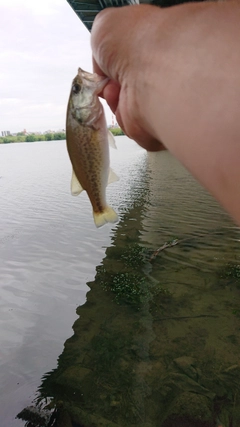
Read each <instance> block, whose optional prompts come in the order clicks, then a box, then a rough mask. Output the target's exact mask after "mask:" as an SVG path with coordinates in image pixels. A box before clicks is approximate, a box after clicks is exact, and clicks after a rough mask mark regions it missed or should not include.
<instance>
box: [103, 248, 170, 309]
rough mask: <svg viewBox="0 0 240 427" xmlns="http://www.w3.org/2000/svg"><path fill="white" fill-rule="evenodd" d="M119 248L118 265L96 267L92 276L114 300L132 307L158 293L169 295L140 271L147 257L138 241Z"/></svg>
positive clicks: (146, 250) (137, 307)
mask: <svg viewBox="0 0 240 427" xmlns="http://www.w3.org/2000/svg"><path fill="white" fill-rule="evenodd" d="M119 252H120V251H119V250H118V264H117V268H116V265H114V268H113V267H112V264H110V268H109V269H108V270H107V269H106V264H105V266H99V267H98V268H97V275H96V277H95V280H96V282H97V283H99V285H100V286H101V287H102V289H103V290H104V291H106V292H110V293H111V294H112V295H113V299H114V301H115V302H116V303H117V304H128V305H130V306H131V307H133V308H135V309H139V307H140V306H141V305H142V304H144V303H145V302H146V301H150V300H152V299H153V298H154V297H155V296H157V295H158V296H159V295H160V294H161V295H163V296H166V295H168V296H169V295H170V292H169V291H168V290H167V289H165V288H164V287H162V286H161V285H160V284H159V283H154V282H151V281H150V280H149V278H148V276H146V275H145V274H144V273H143V271H142V270H143V267H144V265H145V264H146V263H147V262H148V260H149V258H150V251H149V249H147V248H145V247H142V246H141V245H139V244H136V243H134V244H132V245H131V244H128V245H126V247H124V248H123V249H122V250H121V252H120V253H119ZM116 269H117V270H119V271H117V272H116Z"/></svg>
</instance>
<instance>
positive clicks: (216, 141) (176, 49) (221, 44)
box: [92, 1, 240, 224]
mask: <svg viewBox="0 0 240 427" xmlns="http://www.w3.org/2000/svg"><path fill="white" fill-rule="evenodd" d="M92 47H93V58H94V65H95V70H96V71H97V72H99V73H101V74H102V73H104V74H106V75H108V76H109V77H111V79H112V80H111V81H110V83H109V84H108V86H107V87H106V88H105V89H104V92H103V96H104V97H105V99H106V100H107V102H108V103H109V105H110V107H111V108H112V110H113V111H114V112H115V113H116V116H117V119H118V121H119V123H120V125H121V126H122V127H123V129H124V130H125V132H126V134H127V135H129V136H130V137H131V138H133V139H135V140H136V141H137V142H138V143H139V144H140V145H142V146H143V147H145V148H146V149H149V150H158V149H161V148H162V145H161V143H160V141H161V142H162V144H163V145H164V147H166V148H167V149H168V150H170V151H171V152H172V153H173V154H174V155H175V156H176V157H177V158H178V159H179V160H180V161H181V162H182V163H183V164H184V165H185V166H186V167H187V168H188V169H189V170H190V171H191V172H192V174H193V175H194V176H195V177H196V178H197V179H198V180H199V181H200V182H201V183H202V184H203V185H204V186H205V187H206V188H207V189H208V190H209V191H210V192H211V193H212V194H213V195H214V196H215V197H216V198H217V199H218V200H219V201H220V202H221V203H222V205H223V206H224V207H225V208H226V209H227V210H228V211H229V212H230V214H231V215H232V216H233V217H234V218H235V220H236V221H237V222H238V223H239V224H240V3H237V2H234V1H230V2H226V3H224V2H220V3H215V2H214V3H212V2H207V3H193V4H185V5H181V6H175V7H172V8H168V9H160V8H157V7H154V6H148V5H140V6H131V7H125V8H121V9H110V10H107V11H104V12H103V13H101V14H99V16H98V17H97V19H96V21H95V23H94V26H93V32H92Z"/></svg>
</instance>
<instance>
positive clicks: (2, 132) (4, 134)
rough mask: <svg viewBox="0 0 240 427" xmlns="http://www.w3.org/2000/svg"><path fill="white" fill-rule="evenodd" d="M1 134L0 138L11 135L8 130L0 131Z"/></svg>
mask: <svg viewBox="0 0 240 427" xmlns="http://www.w3.org/2000/svg"><path fill="white" fill-rule="evenodd" d="M1 134H2V136H9V135H11V132H10V131H9V130H2V131H1Z"/></svg>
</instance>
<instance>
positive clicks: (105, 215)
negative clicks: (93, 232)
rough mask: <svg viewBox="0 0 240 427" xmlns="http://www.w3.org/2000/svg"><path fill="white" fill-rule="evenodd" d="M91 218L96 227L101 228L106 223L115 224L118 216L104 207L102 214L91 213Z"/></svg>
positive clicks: (108, 207)
mask: <svg viewBox="0 0 240 427" xmlns="http://www.w3.org/2000/svg"><path fill="white" fill-rule="evenodd" d="M93 218H94V222H95V225H96V227H102V225H104V224H106V223H107V222H112V223H114V222H117V221H118V215H117V213H116V212H115V210H114V209H113V208H111V207H110V206H106V208H105V209H104V211H103V212H100V213H99V212H93Z"/></svg>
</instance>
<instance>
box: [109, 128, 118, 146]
mask: <svg viewBox="0 0 240 427" xmlns="http://www.w3.org/2000/svg"><path fill="white" fill-rule="evenodd" d="M108 143H109V145H110V147H112V148H115V149H117V146H116V142H115V139H114V136H113V134H112V132H111V131H110V130H109V131H108Z"/></svg>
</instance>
